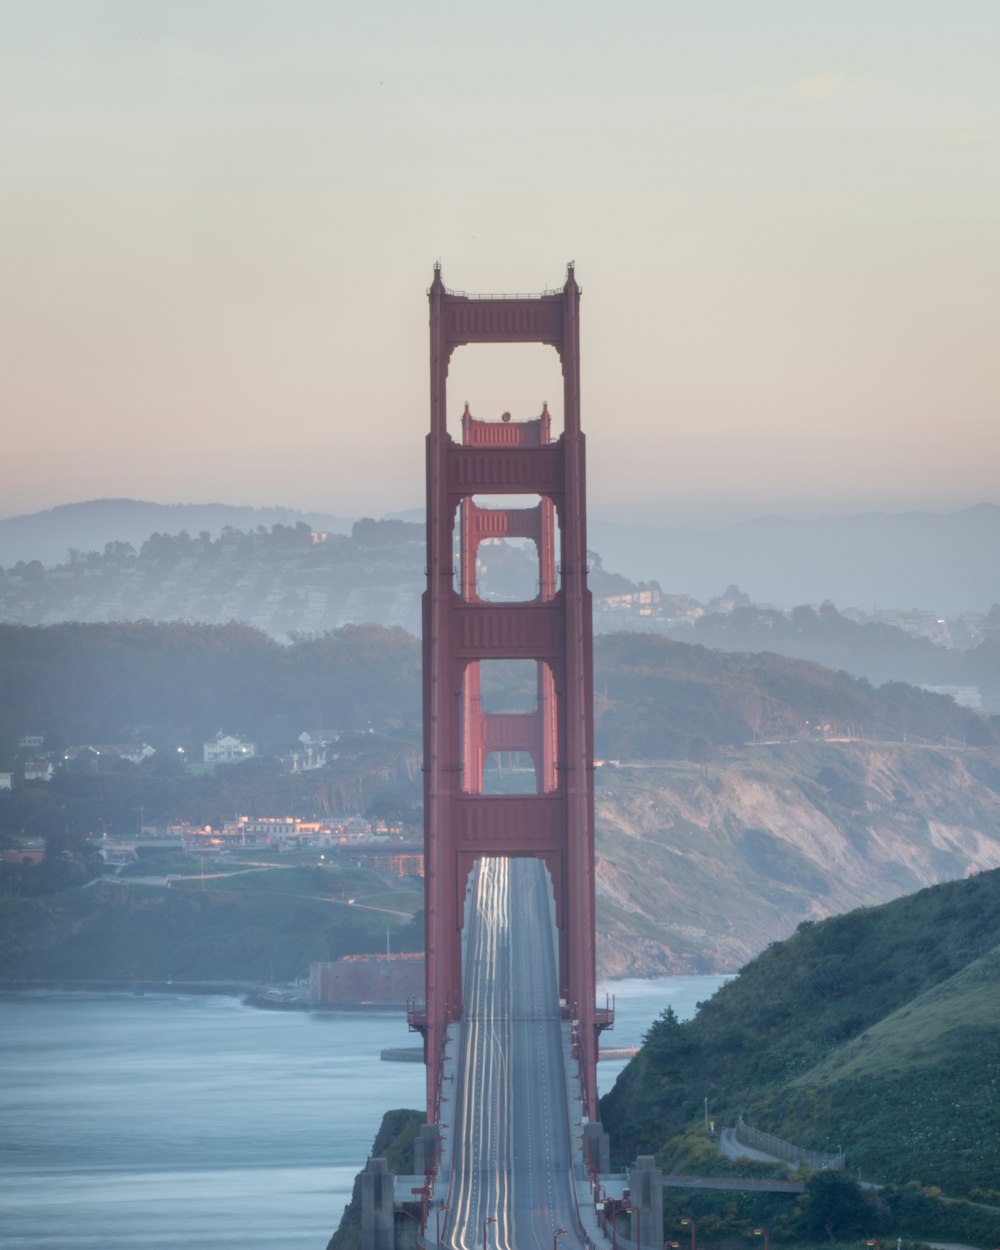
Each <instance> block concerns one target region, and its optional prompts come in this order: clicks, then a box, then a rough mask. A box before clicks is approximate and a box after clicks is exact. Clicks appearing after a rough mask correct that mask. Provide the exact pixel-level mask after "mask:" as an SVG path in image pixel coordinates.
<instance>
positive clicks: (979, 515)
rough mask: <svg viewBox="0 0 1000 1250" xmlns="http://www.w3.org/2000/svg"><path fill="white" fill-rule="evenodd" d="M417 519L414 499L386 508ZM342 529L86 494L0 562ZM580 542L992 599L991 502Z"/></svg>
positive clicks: (276, 511) (938, 599) (708, 584)
mask: <svg viewBox="0 0 1000 1250" xmlns="http://www.w3.org/2000/svg"><path fill="white" fill-rule="evenodd" d="M396 517H397V518H398V519H401V520H404V521H407V522H410V523H415V524H416V523H421V522H422V519H423V518H422V514H421V513H420V511H419V510H413V509H411V510H409V511H407V512H405V513H399V514H396ZM299 523H304V524H306V525H308V526H309V527H310V528H311V529H316V530H325V531H327V532H328V533H331V534H343V533H347V532H348V531H349V530H350V527H351V522H350V521H349V520H347V519H345V518H344V517H341V516H336V515H329V514H326V513H319V512H304V511H297V510H295V509H292V508H281V507H271V508H252V507H246V508H241V507H234V506H231V505H226V504H157V503H148V502H143V501H139V500H131V499H105V500H90V501H87V502H82V503H73V504H65V505H62V506H60V507H57V508H50V509H48V510H47V511H44V512H36V513H32V514H30V515H24V516H15V517H8V518H6V519H3V520H0V567H5V568H9V567H10V566H12V565H14V564H16V563H17V562H18V561H24V562H26V563H27V562H30V561H32V560H40V561H41V562H42V564H44V565H54V564H62V563H64V562H65V561H66V560H67V552H68V551H69V550H70V549H71V548H75V549H77V550H79V551H82V552H87V551H98V552H103V551H104V548H105V546H106V545H107V544H108V543H119V542H120V543H130V544H131V545H132V546H133V547H134V548H135V549H136V550H137V551H138V550H139V548H140V547H141V546H142V544H143V543H144V542H145V541H146V540H147V539H148V538H149V536H150V535H151V534H153V533H165V534H177V533H179V532H180V531H181V530H186V531H187V532H188V533H189V534H190V535H192V536H196V535H197V534H199V533H200V532H201V531H207V532H208V533H209V534H210V535H211V536H212V537H213V538H215V537H218V535H219V534H220V533H221V532H222V529H223V528H224V527H225V526H227V525H228V526H230V527H232V528H233V529H238V530H254V529H256V528H257V527H258V526H264V527H266V528H270V527H271V526H273V525H292V526H294V525H296V524H299ZM589 544H590V546H591V547H592V548H593V549H594V550H596V551H599V552H600V553H601V556H602V557H603V561H604V565H605V566H606V567H607V568H609V569H614V570H616V571H617V572H618V573H620V574H622V575H623V576H624V577H625V578H627V579H630V580H631V581H633V582H649V581H657V582H659V584H660V586H661V587H663V589H664V590H665V591H667V592H669V593H672V594H680V593H685V592H686V593H688V594H691V595H693V596H694V597H695V598H696V599H699V600H706V601H707V600H708V599H710V598H712V597H713V596H714V595H717V594H719V592H720V591H721V590H722V589H723V588H724V587H726V586H728V585H731V584H733V583H735V584H738V585H740V586H742V587H743V588H744V589H745V590H747V591H748V592H749V594H750V595H751V597H752V599H753V601H754V602H755V603H758V604H764V603H772V604H776V605H778V606H780V607H792V606H794V605H795V604H801V603H820V602H822V601H823V600H831V601H833V602H834V603H837V604H838V605H840V606H841V607H843V608H846V607H852V606H854V607H861V608H866V609H870V608H872V607H873V606H878V607H883V608H884V607H896V608H912V607H920V608H929V609H932V610H934V611H936V612H938V613H940V614H941V615H942V616H948V617H953V616H957V615H959V614H960V613H962V612H965V611H971V610H976V611H984V612H985V611H987V610H988V609H989V608H990V606H991V605H992V604H993V603H997V602H1000V571H998V565H997V562H996V560H995V556H994V553H995V552H996V551H997V550H998V548H1000V506H998V505H997V504H992V503H983V504H979V505H977V506H976V507H974V508H966V509H964V510H962V511H959V512H953V513H942V514H938V513H931V512H910V513H900V514H892V513H869V514H866V515H863V516H855V517H834V518H829V519H827V520H819V521H800V520H788V519H787V518H781V517H762V518H759V519H757V520H753V521H746V522H743V523H741V524H739V525H733V526H729V527H727V528H725V529H722V530H704V529H676V528H675V529H656V528H652V527H642V526H632V525H628V524H627V523H619V522H610V521H607V520H606V519H603V518H592V519H591V521H590V523H589Z"/></svg>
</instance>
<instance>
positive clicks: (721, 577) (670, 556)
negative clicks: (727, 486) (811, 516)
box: [590, 503, 1000, 615]
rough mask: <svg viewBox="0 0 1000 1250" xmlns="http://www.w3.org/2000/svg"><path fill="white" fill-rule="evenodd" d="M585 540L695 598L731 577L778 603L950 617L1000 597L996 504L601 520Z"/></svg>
mask: <svg viewBox="0 0 1000 1250" xmlns="http://www.w3.org/2000/svg"><path fill="white" fill-rule="evenodd" d="M590 543H591V545H592V546H593V547H595V548H596V549H597V550H598V551H600V553H601V555H602V557H603V558H604V562H605V564H606V565H607V566H608V567H609V568H613V569H616V570H617V571H618V572H620V573H623V574H624V575H625V576H626V577H632V578H642V579H645V580H649V579H651V578H655V579H656V580H657V581H659V582H660V584H661V586H662V587H663V588H664V590H670V591H687V592H689V593H690V594H693V595H694V596H695V597H696V598H699V599H700V598H704V597H706V596H711V595H714V594H718V593H719V589H720V588H721V587H723V586H727V585H729V584H730V583H733V582H736V583H738V584H739V585H740V586H741V587H743V589H744V590H746V591H747V592H748V593H749V594H750V595H751V596H752V598H753V599H754V600H755V601H756V602H758V603H774V604H777V605H779V606H781V607H790V606H792V605H793V604H798V603H818V602H821V601H822V600H824V599H831V600H833V602H835V603H837V604H839V605H840V606H842V607H849V606H858V607H863V608H866V609H870V608H872V607H873V606H878V607H897V608H912V607H933V608H934V609H935V610H936V611H938V612H939V613H941V614H942V615H952V614H956V613H959V612H963V611H967V610H969V609H978V610H986V609H988V608H989V606H990V604H991V603H993V602H995V601H996V600H997V599H998V598H1000V566H998V563H997V559H996V552H997V550H998V549H1000V506H997V505H996V504H992V503H982V504H978V505H977V506H976V507H974V508H965V509H963V510H961V511H959V512H951V513H942V514H938V513H931V512H908V513H899V514H892V513H884V512H872V513H867V514H866V515H863V516H852V517H832V518H829V519H826V520H818V521H815V520H812V521H811V520H795V521H793V520H787V519H785V518H782V517H760V518H759V519H757V520H753V521H745V522H743V523H741V524H739V525H732V526H729V527H727V528H726V529H722V530H717V531H709V530H693V529H669V530H667V529H648V528H641V527H636V526H630V525H628V524H616V523H609V522H606V521H605V522H596V523H591V525H590Z"/></svg>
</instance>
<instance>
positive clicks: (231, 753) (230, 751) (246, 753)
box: [202, 730, 257, 764]
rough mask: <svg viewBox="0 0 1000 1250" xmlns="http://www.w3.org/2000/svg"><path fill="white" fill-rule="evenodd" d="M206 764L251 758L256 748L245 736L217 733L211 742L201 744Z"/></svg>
mask: <svg viewBox="0 0 1000 1250" xmlns="http://www.w3.org/2000/svg"><path fill="white" fill-rule="evenodd" d="M202 750H203V753H204V760H205V763H206V764H236V763H238V762H239V761H240V760H248V759H252V758H253V756H255V755H256V754H257V748H256V746H255V745H254V744H253V743H252V742H248V741H247V740H246V739H245V738H235V737H233V735H232V734H224V733H222V732H221V730H220V732H219V733H217V734H216V735H215V737H214V738H213V739H212V741H211V742H205V743H203V745H202Z"/></svg>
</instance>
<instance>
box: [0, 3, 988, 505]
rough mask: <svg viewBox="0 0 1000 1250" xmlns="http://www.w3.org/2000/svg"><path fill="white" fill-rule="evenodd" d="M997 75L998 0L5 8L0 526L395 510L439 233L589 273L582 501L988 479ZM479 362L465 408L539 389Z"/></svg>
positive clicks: (513, 261)
mask: <svg viewBox="0 0 1000 1250" xmlns="http://www.w3.org/2000/svg"><path fill="white" fill-rule="evenodd" d="M998 66H1000V4H998V3H997V2H996V0H940V2H934V3H930V2H928V0H788V2H786V3H778V2H777V0H753V2H751V0H728V2H726V0H719V2H716V3H713V2H712V0H658V2H655V3H654V2H651V0H650V2H646V0H622V2H620V3H618V4H616V5H611V4H608V3H601V4H598V3H594V2H591V0H572V2H565V3H564V2H561V0H560V2H555V3H545V2H544V0H535V2H534V3H531V4H529V3H525V2H524V0H506V3H504V4H502V5H498V4H485V3H480V2H478V0H464V2H463V3H458V2H451V3H447V2H445V0H421V2H420V3H415V2H414V0H406V2H405V3H404V2H394V3H379V2H378V0H367V2H366V3H363V4H361V3H341V2H339V0H0V290H2V305H0V307H2V313H0V317H2V322H0V343H2V348H0V352H2V363H0V396H2V405H3V414H4V424H3V428H4V440H3V454H2V457H0V515H2V516H9V515H13V514H16V513H21V512H31V511H35V510H37V509H40V508H46V507H51V506H53V505H56V504H60V503H68V502H73V501H76V500H82V499H94V498H102V497H122V496H128V497H132V498H139V499H150V500H156V501H159V502H164V503H169V502H208V501H220V502H226V503H238V504H254V505H269V504H280V505H285V506H290V507H301V508H308V509H322V510H325V511H330V512H334V513H340V514H343V515H360V514H362V513H367V514H374V515H378V514H380V513H382V512H387V511H392V510H396V509H402V508H409V507H413V506H416V505H419V504H420V503H421V501H422V499H423V478H422V475H423V438H424V434H425V432H426V428H427V422H428V398H427V396H428V381H427V304H426V294H425V291H426V287H427V286H428V284H429V283H430V281H431V277H432V266H433V263H434V261H436V260H440V261H441V263H442V266H443V273H444V278H445V282H446V283H447V284H448V285H449V286H451V287H454V288H458V289H462V290H467V291H479V292H516V291H537V290H542V289H544V288H547V287H554V286H559V285H561V284H562V281H563V278H564V275H565V263H566V261H568V260H570V259H573V260H575V262H576V266H577V270H576V272H577V277H578V279H579V281H580V284H581V286H582V288H583V304H582V309H581V319H582V338H583V343H582V353H583V356H582V359H583V420H584V428H585V430H586V431H587V434H588V450H589V461H590V502H591V508H592V510H593V511H595V512H598V513H600V514H601V515H603V516H605V517H609V518H616V519H620V520H623V521H628V520H651V519H654V518H657V519H663V520H667V521H670V522H672V523H677V522H684V521H687V522H690V523H700V522H702V521H704V520H706V519H709V518H712V517H715V516H718V517H719V518H722V519H739V518H740V517H742V516H752V515H757V514H760V513H763V512H771V513H782V514H784V515H802V516H807V515H808V516H815V515H824V514H827V515H832V514H842V513H848V512H853V511H859V510H869V509H879V510H886V511H899V510H903V509H906V508H911V507H927V508H932V509H934V510H941V511H943V510H949V509H951V508H953V507H960V506H963V505H966V504H972V503H976V502H981V501H984V500H989V501H992V502H1000V488H998V487H1000V484H998V460H1000V457H998V442H1000V436H998V416H1000V412H998V409H1000V402H998V396H1000V347H998V340H1000V334H998V330H1000V239H998V235H1000V72H998ZM492 350H493V353H494V355H493V362H494V367H493V368H489V360H488V357H487V355H484V354H483V353H489V351H490V349H486V348H479V349H470V348H466V349H461V350H460V351H459V352H458V353H456V356H455V358H454V361H453V368H452V377H451V390H450V396H451V399H452V401H453V406H454V407H457V408H458V409H460V407H461V403H462V401H463V400H465V399H469V400H470V401H471V404H472V408H473V411H474V412H476V413H477V414H478V415H480V416H486V417H489V416H498V415H499V413H500V412H501V411H502V410H503V409H505V408H509V409H510V410H511V411H512V412H513V414H514V416H515V417H517V416H534V415H536V413H537V411H538V409H539V408H540V406H541V402H542V400H543V399H548V400H549V401H550V404H551V405H552V406H553V407H556V406H557V405H556V401H557V399H558V391H559V380H558V368H557V361H556V356H555V353H554V352H552V351H551V349H540V348H539V349H534V348H520V349H507V354H506V355H505V354H504V350H503V349H492ZM497 352H499V354H495V353H497ZM474 353H478V354H474ZM498 364H499V368H498V367H497V365H498Z"/></svg>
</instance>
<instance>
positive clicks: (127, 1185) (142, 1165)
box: [0, 977, 725, 1250]
mask: <svg viewBox="0 0 1000 1250" xmlns="http://www.w3.org/2000/svg"><path fill="white" fill-rule="evenodd" d="M723 980H725V978H723V977H673V978H669V979H666V980H662V981H620V982H618V983H616V984H610V983H609V984H608V985H607V986H604V987H602V992H603V990H604V989H607V990H608V991H609V992H611V993H613V994H615V995H616V1000H617V1007H618V1020H617V1024H616V1027H615V1030H614V1032H613V1033H611V1034H609V1035H607V1040H608V1042H609V1044H612V1045H618V1046H626V1045H630V1044H633V1043H636V1042H638V1041H639V1040H640V1039H641V1036H642V1034H643V1032H644V1031H645V1030H646V1028H648V1026H649V1024H650V1022H651V1021H652V1020H653V1019H654V1018H655V1017H656V1016H657V1015H658V1014H659V1013H660V1011H662V1009H663V1008H664V1007H665V1006H666V1005H667V1004H668V1003H670V1004H671V1005H672V1006H673V1007H674V1009H675V1010H676V1011H677V1013H678V1015H680V1016H681V1017H686V1016H689V1015H691V1014H692V1013H693V1011H694V1004H695V1003H696V1002H697V1001H700V1000H701V999H705V998H708V997H709V996H710V995H711V994H712V993H713V992H714V990H715V989H716V988H717V986H718V985H719V984H721V982H722V981H723ZM415 1040H417V1039H415V1037H414V1036H413V1035H411V1034H409V1033H408V1032H407V1030H406V1024H405V1022H404V1021H403V1020H402V1019H401V1018H400V1017H399V1016H397V1015H395V1014H392V1015H390V1014H379V1013H373V1012H372V1013H364V1012H356V1013H355V1012H344V1013H337V1014H328V1015H317V1016H313V1015H308V1014H304V1013H298V1012H288V1013H283V1012H267V1011H257V1010H255V1009H253V1008H250V1007H244V1006H243V1005H242V1004H241V1003H239V1002H238V1001H237V1000H236V999H231V998H196V997H191V998H188V997H171V996H168V995H147V996H145V997H133V996H126V995H92V994H86V995H84V994H79V995H78V994H51V995H50V994H30V995H23V996H4V997H0V1086H2V1089H0V1246H2V1247H4V1250H8V1248H9V1250H28V1248H30V1250H91V1248H93V1250H177V1248H178V1247H183V1248H184V1250H232V1248H235V1247H240V1250H300V1248H301V1250H306V1248H307V1247H308V1250H324V1248H325V1246H326V1243H327V1240H328V1239H329V1237H330V1234H331V1233H332V1232H333V1230H334V1228H335V1227H336V1225H337V1222H338V1221H339V1219H340V1215H341V1212H342V1211H343V1208H344V1204H345V1203H346V1202H347V1200H348V1198H349V1197H350V1190H351V1186H352V1184H353V1181H354V1175H355V1173H356V1172H357V1171H358V1169H359V1167H360V1166H361V1165H362V1164H363V1163H364V1160H365V1158H366V1157H367V1154H368V1152H369V1150H370V1148H371V1143H372V1139H373V1137H374V1135H375V1131H376V1129H377V1128H378V1124H379V1121H380V1119H381V1116H382V1112H383V1111H384V1110H386V1109H387V1108H390V1107H419V1106H421V1105H422V1101H423V1068H422V1066H421V1065H419V1064H404V1063H382V1062H381V1061H380V1059H379V1052H380V1050H381V1049H382V1048H383V1047H386V1046H409V1045H412V1044H413V1043H414V1041H415ZM623 1066H624V1064H623V1063H620V1062H616V1063H602V1064H601V1065H600V1067H599V1069H598V1074H599V1081H600V1085H601V1089H602V1091H604V1090H607V1089H608V1088H610V1086H611V1084H612V1083H613V1081H614V1079H615V1077H616V1076H617V1074H618V1072H619V1071H620V1070H621V1068H622V1067H623Z"/></svg>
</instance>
